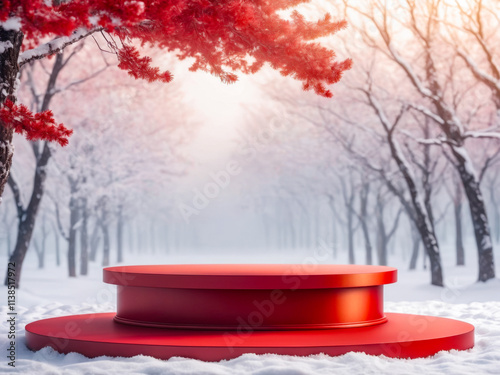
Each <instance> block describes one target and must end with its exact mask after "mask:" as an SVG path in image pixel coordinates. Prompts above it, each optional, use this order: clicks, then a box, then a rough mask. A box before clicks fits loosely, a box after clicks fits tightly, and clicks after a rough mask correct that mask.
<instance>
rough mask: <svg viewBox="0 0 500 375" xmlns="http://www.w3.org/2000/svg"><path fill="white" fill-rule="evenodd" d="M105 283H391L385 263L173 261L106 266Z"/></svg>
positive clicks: (265, 285) (253, 286)
mask: <svg viewBox="0 0 500 375" xmlns="http://www.w3.org/2000/svg"><path fill="white" fill-rule="evenodd" d="M103 279H104V282H105V283H108V284H115V285H122V286H141V287H152V288H188V289H189V288H192V289H275V288H277V289H324V288H346V287H362V286H373V285H384V284H390V283H394V282H396V280H397V270H396V268H393V267H386V266H362V265H330V264H294V265H291V264H175V265H149V266H122V267H108V268H105V269H104V271H103Z"/></svg>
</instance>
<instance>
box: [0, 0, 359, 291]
mask: <svg viewBox="0 0 500 375" xmlns="http://www.w3.org/2000/svg"><path fill="white" fill-rule="evenodd" d="M302 2H306V1H305V0H304V1H295V2H292V4H290V2H288V1H284V0H283V1H265V0H262V1H257V2H250V1H247V2H242V1H239V0H238V1H237V0H224V1H217V2H208V1H207V2H180V1H179V2H171V1H144V2H123V3H122V2H108V1H104V0H99V1H86V0H81V1H69V2H61V1H53V2H52V3H49V2H46V1H42V0H31V1H20V0H13V1H9V2H2V9H1V11H0V22H2V23H1V24H0V86H1V88H2V89H1V90H0V105H1V108H0V195H1V194H2V193H3V190H4V186H5V184H6V183H7V180H8V178H9V172H10V167H11V164H12V154H13V149H12V146H11V144H12V136H13V133H14V132H18V133H23V134H24V135H25V136H26V137H27V139H29V140H36V139H41V140H48V141H56V142H58V143H60V144H61V145H65V144H67V143H68V137H69V136H70V135H71V132H72V131H71V130H69V129H68V128H66V127H65V126H63V125H62V124H57V123H56V122H55V119H54V117H53V115H52V112H51V111H50V110H49V109H48V108H43V111H42V112H40V113H32V112H31V111H30V110H29V109H28V108H27V107H26V106H24V105H22V104H21V105H18V104H15V101H16V81H17V78H18V73H19V69H20V68H21V67H22V66H23V65H25V64H28V63H30V62H32V61H35V60H39V59H43V58H45V57H49V56H52V55H56V59H59V58H60V57H58V56H59V55H57V54H59V53H60V52H62V51H63V50H64V49H65V48H66V47H68V46H70V45H72V44H74V43H77V42H79V41H80V40H82V39H84V38H87V37H89V36H91V35H93V34H96V33H100V34H102V36H103V38H104V39H105V40H106V44H107V50H108V52H111V53H114V54H115V55H116V57H117V59H118V62H119V64H118V67H120V68H121V69H124V70H126V71H127V72H128V73H129V74H130V75H131V76H133V77H134V78H140V79H145V80H147V81H149V82H152V81H160V82H169V81H170V80H171V79H172V75H171V74H170V72H168V71H160V69H159V68H158V67H155V66H153V65H152V58H151V57H150V56H148V55H146V56H142V55H141V53H140V52H139V48H138V47H136V45H141V46H142V47H144V46H148V47H150V48H153V49H154V48H156V49H159V50H163V51H176V54H177V57H178V58H179V59H186V58H192V59H194V62H193V64H192V66H191V68H190V69H191V70H193V71H195V70H204V71H207V72H209V73H211V74H214V75H216V76H218V77H220V79H221V80H222V81H223V82H226V83H231V82H234V81H236V79H237V77H236V75H235V74H234V71H241V72H243V73H255V72H257V71H258V70H260V69H261V68H262V66H264V64H266V63H268V64H270V65H271V67H273V68H274V69H276V70H278V71H279V72H280V73H281V74H282V75H285V76H292V77H293V78H295V79H297V80H299V81H301V82H302V83H303V88H304V89H305V90H314V91H315V92H316V93H317V94H319V95H322V96H326V97H329V96H331V95H332V94H331V92H330V91H329V90H328V89H327V87H326V86H327V85H329V84H333V83H335V82H337V81H338V80H339V79H340V78H341V76H342V73H343V72H344V71H345V70H347V69H349V68H350V66H351V61H350V60H345V61H341V62H339V61H336V60H335V54H334V52H333V51H332V50H330V49H327V48H325V47H322V46H320V45H319V44H317V43H312V42H311V40H312V39H315V38H318V37H322V36H327V35H331V34H333V33H335V32H336V31H338V30H339V29H341V28H343V27H344V26H345V22H344V21H333V20H332V19H331V16H330V15H329V14H326V15H325V16H324V17H323V18H322V19H320V20H319V21H317V22H310V21H306V19H305V18H304V17H303V16H302V15H301V14H300V13H298V12H297V11H293V12H292V13H291V14H290V16H289V18H288V19H285V18H282V17H281V16H280V15H279V14H278V13H277V12H278V11H281V10H283V9H287V8H289V7H290V5H297V4H298V3H302ZM50 38H52V39H51V40H48V39H50ZM47 40H48V41H47ZM99 48H101V47H100V46H99ZM40 157H41V159H42V161H44V160H45V159H46V158H48V153H42V154H41V156H40ZM40 179H41V186H43V184H44V180H45V175H44V173H42V174H41V175H40ZM35 203H36V202H35ZM30 204H31V202H30ZM31 208H32V211H34V212H35V214H36V211H37V210H38V204H35V205H33V207H31ZM33 220H34V219H33ZM28 224H29V225H28V226H29V227H30V228H31V231H32V227H33V225H34V224H33V223H31V222H30V223H28ZM29 237H30V236H29ZM25 253H26V249H21V250H19V251H17V252H14V253H13V256H12V257H11V261H12V262H15V263H16V268H17V269H16V278H17V280H16V283H17V284H18V283H19V278H20V276H21V265H22V262H23V260H24V256H25Z"/></svg>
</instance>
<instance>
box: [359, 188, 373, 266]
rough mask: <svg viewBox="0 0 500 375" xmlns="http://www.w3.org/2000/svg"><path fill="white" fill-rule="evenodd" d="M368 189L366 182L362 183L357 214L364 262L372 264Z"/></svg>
mask: <svg viewBox="0 0 500 375" xmlns="http://www.w3.org/2000/svg"><path fill="white" fill-rule="evenodd" d="M369 191H370V187H369V185H368V184H366V183H365V184H364V185H363V189H362V191H361V197H360V204H361V208H360V215H359V220H360V222H361V229H362V230H363V236H364V240H365V254H366V258H365V262H366V264H369V265H371V264H373V259H372V243H371V240H370V230H369V229H368V222H367V221H368V193H369Z"/></svg>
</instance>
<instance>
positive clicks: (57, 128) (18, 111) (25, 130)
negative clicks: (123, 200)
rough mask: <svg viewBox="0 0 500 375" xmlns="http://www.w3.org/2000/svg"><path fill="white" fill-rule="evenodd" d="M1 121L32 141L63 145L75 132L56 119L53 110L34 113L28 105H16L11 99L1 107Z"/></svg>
mask: <svg viewBox="0 0 500 375" xmlns="http://www.w3.org/2000/svg"><path fill="white" fill-rule="evenodd" d="M0 122H1V123H2V124H3V125H4V126H6V127H8V128H12V129H14V131H15V132H16V133H20V134H24V135H25V136H26V139H28V140H30V141H31V140H44V141H50V142H57V143H59V144H60V145H61V146H66V145H67V144H68V137H69V136H70V135H71V134H72V133H73V130H71V129H68V128H66V127H64V125H63V124H57V123H56V122H55V121H54V116H53V115H52V111H50V110H48V111H44V112H41V113H33V112H31V111H30V110H29V109H28V108H27V107H26V106H24V105H22V104H19V105H16V104H14V103H13V102H12V101H11V100H10V99H7V100H6V101H5V103H4V104H3V106H2V107H1V108H0Z"/></svg>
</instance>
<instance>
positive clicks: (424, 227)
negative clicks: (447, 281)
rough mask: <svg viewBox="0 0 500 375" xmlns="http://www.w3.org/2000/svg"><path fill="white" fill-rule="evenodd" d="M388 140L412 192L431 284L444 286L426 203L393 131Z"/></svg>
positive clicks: (437, 246) (415, 218)
mask: <svg viewBox="0 0 500 375" xmlns="http://www.w3.org/2000/svg"><path fill="white" fill-rule="evenodd" d="M388 141H389V146H390V149H391V155H392V157H393V159H394V160H395V161H396V163H397V165H398V168H399V170H400V171H401V173H402V175H403V177H404V179H405V182H406V185H407V186H408V190H409V192H410V197H411V202H412V207H413V220H414V222H415V225H416V227H417V229H418V232H419V233H420V237H421V238H422V243H423V245H424V248H425V250H426V252H427V255H428V256H429V260H430V263H431V284H432V285H437V286H444V283H443V269H442V266H441V254H440V252H439V245H438V242H437V238H436V234H435V232H434V227H433V224H432V222H431V220H430V218H429V215H428V213H427V210H426V207H425V204H424V203H423V202H422V201H423V200H422V199H421V196H420V194H419V192H418V190H417V186H416V184H415V181H414V179H413V174H412V172H411V171H410V170H409V166H408V165H407V164H406V162H405V161H404V159H403V156H402V155H401V154H400V150H399V148H398V146H396V141H395V140H394V139H393V138H392V133H389V136H388Z"/></svg>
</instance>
